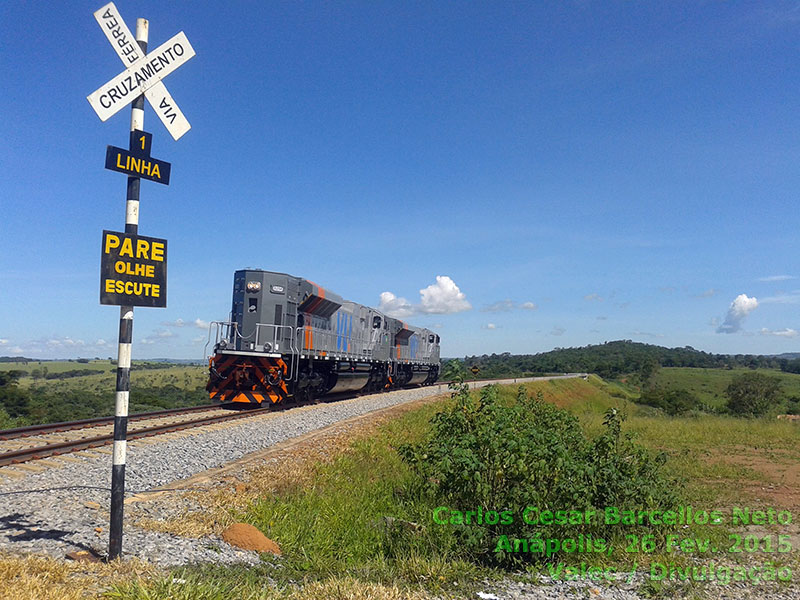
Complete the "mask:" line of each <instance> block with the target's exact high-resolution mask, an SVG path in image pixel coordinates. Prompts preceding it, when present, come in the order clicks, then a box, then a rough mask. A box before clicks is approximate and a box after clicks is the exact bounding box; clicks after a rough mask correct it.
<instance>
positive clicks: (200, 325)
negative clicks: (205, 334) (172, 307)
mask: <svg viewBox="0 0 800 600" xmlns="http://www.w3.org/2000/svg"><path fill="white" fill-rule="evenodd" d="M192 325H194V326H195V327H197V328H198V329H208V321H203V319H195V320H194V323H192Z"/></svg>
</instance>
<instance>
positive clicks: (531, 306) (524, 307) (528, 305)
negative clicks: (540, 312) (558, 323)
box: [519, 302, 538, 310]
mask: <svg viewBox="0 0 800 600" xmlns="http://www.w3.org/2000/svg"><path fill="white" fill-rule="evenodd" d="M519 307H520V308H521V309H522V310H536V309H537V308H538V307H537V306H536V305H535V304H534V303H533V302H523V303H522V304H520V305H519Z"/></svg>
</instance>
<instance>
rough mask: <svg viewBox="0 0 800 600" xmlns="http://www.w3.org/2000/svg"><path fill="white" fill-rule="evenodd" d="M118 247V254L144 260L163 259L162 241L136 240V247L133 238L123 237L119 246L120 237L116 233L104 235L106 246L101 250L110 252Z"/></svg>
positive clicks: (159, 260) (160, 260)
mask: <svg viewBox="0 0 800 600" xmlns="http://www.w3.org/2000/svg"><path fill="white" fill-rule="evenodd" d="M116 248H119V255H120V256H128V257H130V258H143V259H145V260H154V261H158V262H163V261H164V244H163V243H162V242H153V243H152V244H151V243H150V242H148V241H147V240H142V239H138V240H136V248H134V247H133V240H132V239H130V238H125V239H124V240H122V246H120V239H119V236H117V235H112V234H108V235H107V236H106V247H105V248H104V249H103V252H105V253H106V254H110V253H111V251H112V250H114V249H116Z"/></svg>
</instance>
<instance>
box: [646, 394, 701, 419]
mask: <svg viewBox="0 0 800 600" xmlns="http://www.w3.org/2000/svg"><path fill="white" fill-rule="evenodd" d="M638 402H639V403H640V404H647V405H648V406H654V407H655V408H660V409H661V410H663V411H664V412H665V413H667V414H668V415H670V416H676V415H682V414H686V413H688V412H689V411H690V410H693V409H696V408H702V406H701V404H700V400H698V398H697V396H695V395H694V394H692V393H691V392H690V391H688V390H683V389H677V390H662V389H659V388H653V389H650V390H646V391H644V392H642V395H641V396H640V397H639V400H638Z"/></svg>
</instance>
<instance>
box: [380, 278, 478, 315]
mask: <svg viewBox="0 0 800 600" xmlns="http://www.w3.org/2000/svg"><path fill="white" fill-rule="evenodd" d="M419 296H420V303H419V304H411V303H410V302H409V301H408V300H406V299H405V298H402V297H398V296H395V295H394V294H393V293H392V292H383V293H381V298H380V304H379V305H378V308H379V309H380V310H381V311H382V312H384V313H386V314H387V315H389V316H391V317H395V318H398V319H403V318H405V317H410V316H411V315H413V314H432V315H446V314H452V313H457V312H462V311H465V310H470V309H471V308H472V305H471V304H470V303H469V302H468V301H467V297H466V296H465V295H464V292H462V291H461V290H460V289H458V286H457V285H456V283H455V281H453V280H452V279H450V278H449V277H447V276H446V275H437V276H436V283H432V284H431V285H429V286H428V287H426V288H424V289H421V290H420V291H419Z"/></svg>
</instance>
